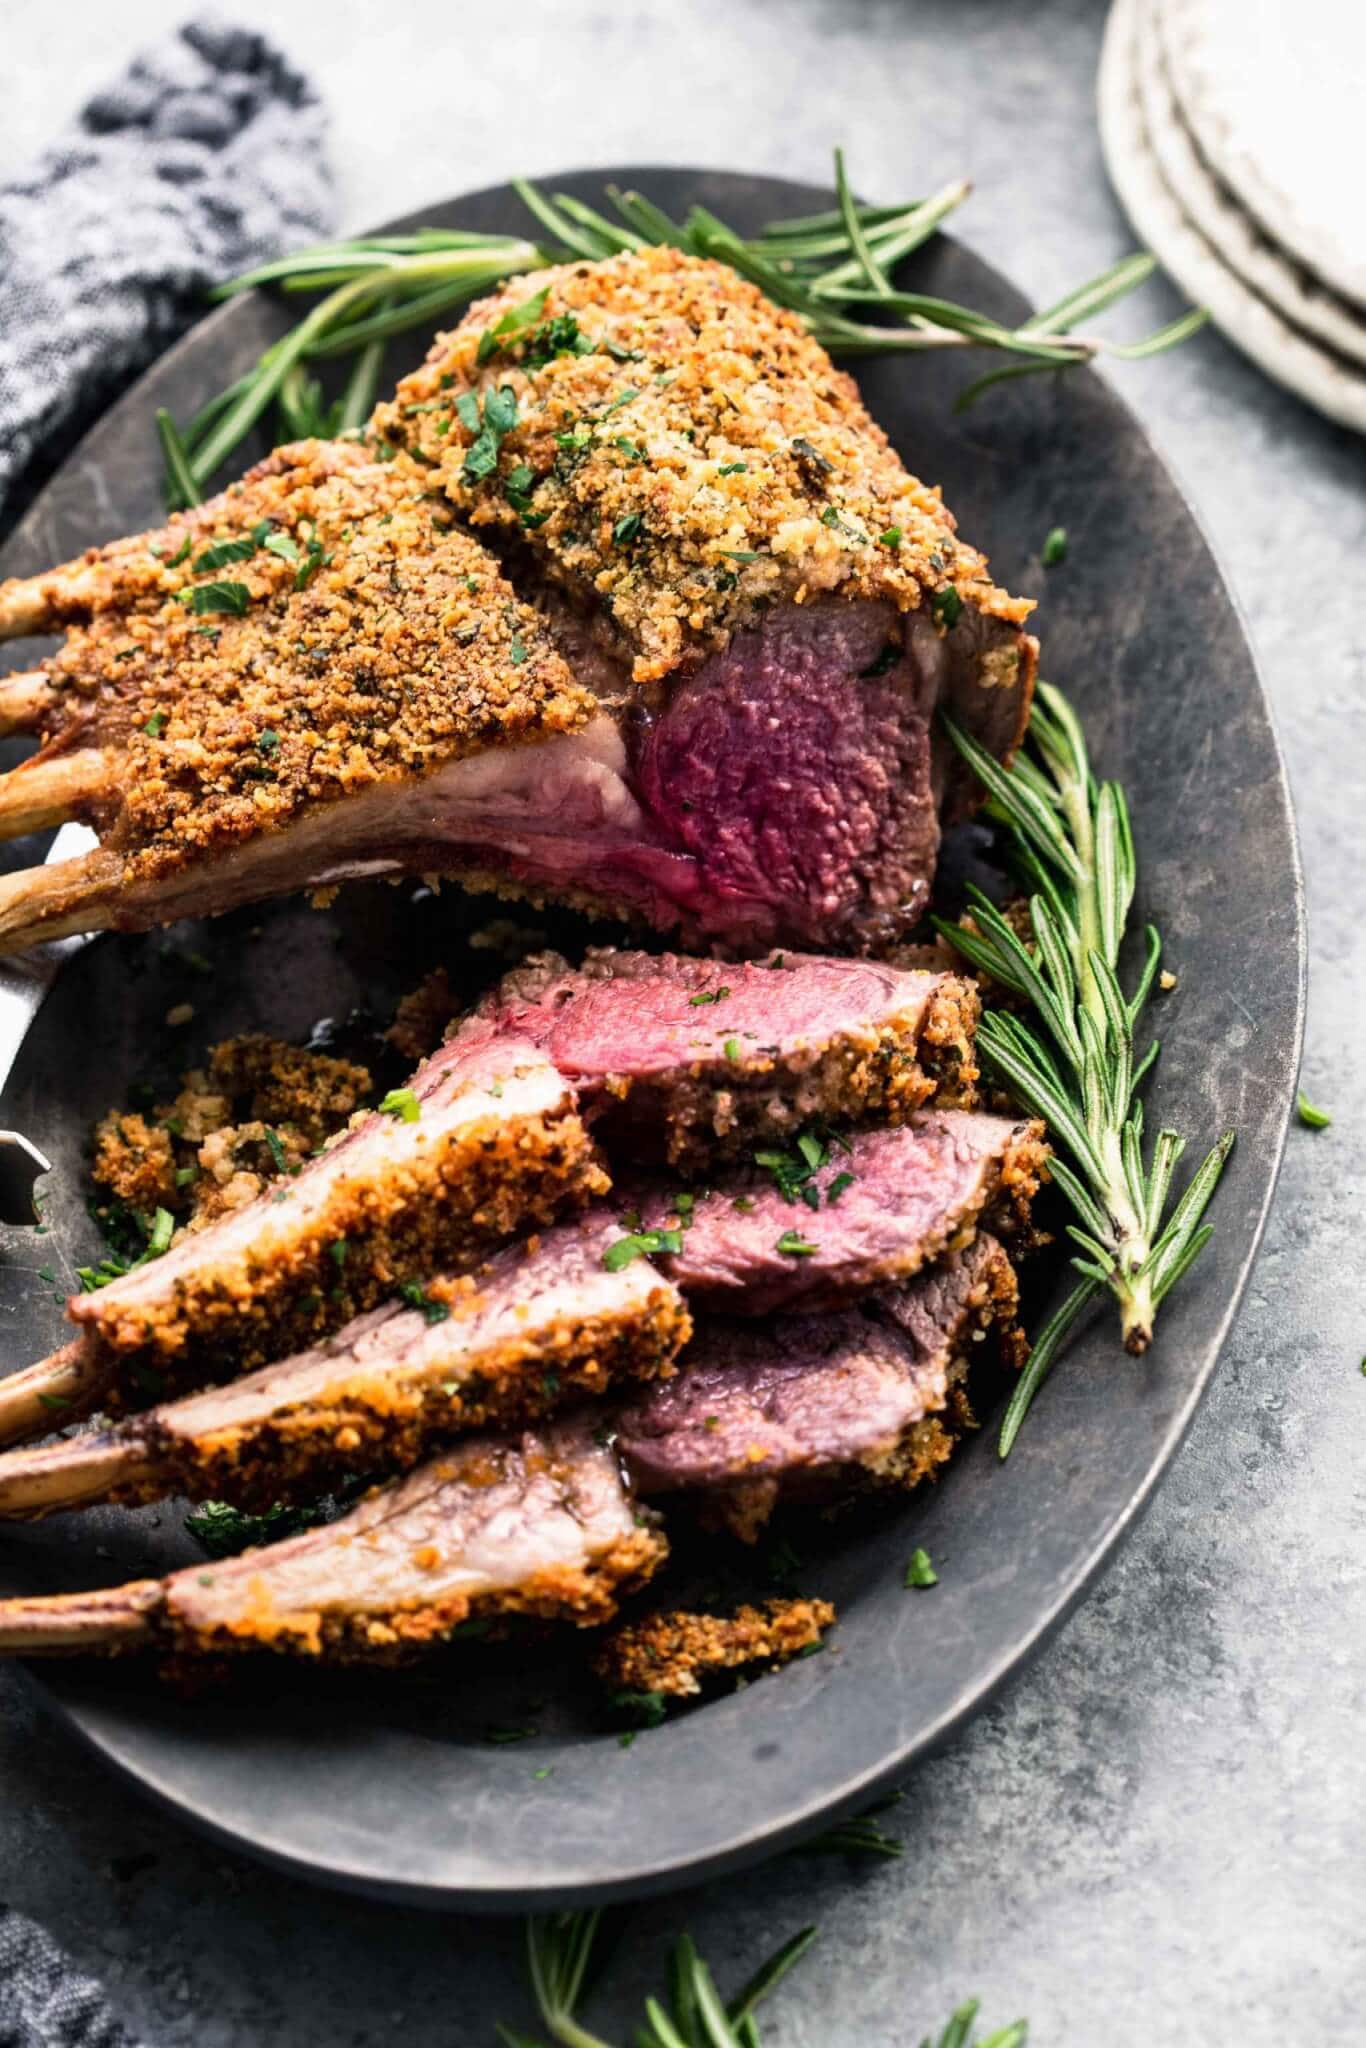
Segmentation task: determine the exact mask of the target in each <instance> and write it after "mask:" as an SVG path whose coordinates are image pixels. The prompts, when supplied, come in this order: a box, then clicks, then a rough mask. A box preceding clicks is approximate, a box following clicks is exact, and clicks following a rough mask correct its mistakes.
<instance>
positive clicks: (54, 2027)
mask: <svg viewBox="0 0 1366 2048" xmlns="http://www.w3.org/2000/svg"><path fill="white" fill-rule="evenodd" d="M0 2048H139V2044H138V2042H137V2041H136V2040H135V2039H134V2037H133V2035H131V2034H130V2033H128V2032H127V2031H126V2030H125V2029H124V2028H123V2027H121V2026H120V2025H119V2022H118V2021H117V2020H116V2019H115V2018H114V2015H113V2014H112V2012H111V2011H110V2010H109V2007H108V2005H107V2004H106V2003H105V1998H104V1993H103V1992H102V1991H101V1989H100V1987H99V1985H98V1984H96V1983H95V1981H94V1979H93V1978H91V1977H86V1976H83V1975H82V1973H81V1972H80V1971H79V1970H78V1969H77V1968H76V1966H75V1964H74V1963H73V1962H72V1960H71V1958H70V1956H68V1955H66V1954H65V1953H64V1952H63V1951H62V1950H61V1949H59V1948H58V1946H57V1944H56V1942H55V1941H53V1940H52V1938H51V1936H50V1935H48V1934H45V1933H44V1932H43V1929H42V1928H41V1927H39V1926H37V1925H36V1924H35V1922H34V1921H32V1920H26V1919H25V1918H24V1915H23V1914H22V1913H15V1912H12V1911H11V1910H10V1908H9V1907H8V1906H0Z"/></svg>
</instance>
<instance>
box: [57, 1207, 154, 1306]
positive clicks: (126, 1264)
mask: <svg viewBox="0 0 1366 2048" xmlns="http://www.w3.org/2000/svg"><path fill="white" fill-rule="evenodd" d="M123 1214H124V1215H125V1216H129V1217H131V1218H132V1220H133V1222H134V1223H135V1224H136V1226H137V1229H138V1230H139V1232H140V1233H141V1235H142V1237H143V1239H144V1244H143V1249H142V1251H141V1253H140V1254H139V1255H138V1257H137V1258H135V1259H127V1258H124V1257H122V1256H121V1255H120V1254H119V1253H118V1252H110V1253H108V1254H107V1255H106V1256H105V1257H104V1258H102V1259H101V1260H100V1263H99V1264H98V1266H78V1267H77V1269H76V1277H77V1279H78V1280H79V1281H80V1283H81V1289H82V1292H83V1293H85V1294H93V1293H95V1291H96V1289H97V1288H100V1287H107V1286H108V1285H109V1283H110V1281H111V1280H121V1279H122V1278H123V1276H124V1274H125V1273H135V1272H136V1271H137V1269H138V1267H139V1266H146V1265H148V1264H150V1262H151V1261H152V1260H153V1259H159V1258H160V1257H161V1254H162V1253H163V1252H164V1251H167V1250H169V1249H170V1243H171V1239H172V1238H173V1237H174V1235H175V1217H174V1216H173V1215H172V1214H171V1212H170V1210H169V1209H157V1210H156V1211H155V1212H154V1214H152V1215H151V1216H148V1215H147V1214H146V1213H145V1211H143V1210H141V1209H132V1210H126V1211H124V1212H123Z"/></svg>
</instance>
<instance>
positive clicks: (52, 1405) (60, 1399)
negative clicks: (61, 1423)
mask: <svg viewBox="0 0 1366 2048" xmlns="http://www.w3.org/2000/svg"><path fill="white" fill-rule="evenodd" d="M38 1401H39V1404H40V1406H42V1407H44V1408H46V1409H48V1410H49V1411H50V1413H52V1414H53V1415H60V1414H61V1412H62V1410H63V1408H69V1407H70V1406H71V1396H70V1395H69V1394H40V1395H39V1396H38Z"/></svg>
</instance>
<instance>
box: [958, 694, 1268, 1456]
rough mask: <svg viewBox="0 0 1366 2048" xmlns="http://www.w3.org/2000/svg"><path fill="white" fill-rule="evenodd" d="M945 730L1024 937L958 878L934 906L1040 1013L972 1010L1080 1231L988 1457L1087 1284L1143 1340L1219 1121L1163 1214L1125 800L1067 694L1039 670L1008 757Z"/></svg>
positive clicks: (1128, 1336)
mask: <svg viewBox="0 0 1366 2048" xmlns="http://www.w3.org/2000/svg"><path fill="white" fill-rule="evenodd" d="M949 731H950V734H951V735H952V738H953V740H954V743H955V745H956V746H957V747H958V748H959V750H960V752H961V753H962V754H963V755H964V757H965V759H966V760H967V761H968V763H969V765H970V766H971V767H972V769H973V771H974V773H975V774H976V775H977V776H978V777H979V778H980V779H981V781H982V783H983V784H984V786H985V787H986V789H987V791H988V793H989V797H990V803H989V805H988V811H989V814H990V815H991V816H992V817H994V818H995V820H996V822H997V823H999V824H1001V825H1003V826H1004V827H1005V828H1006V831H1007V833H1008V836H1009V855H1010V859H1011V864H1012V866H1013V867H1014V868H1015V870H1016V872H1017V873H1018V874H1019V875H1020V876H1021V877H1022V879H1023V880H1024V881H1025V882H1026V884H1027V885H1028V886H1029V887H1030V889H1031V890H1032V892H1033V893H1032V894H1031V895H1030V898H1029V922H1030V926H1031V933H1032V938H1033V945H1032V947H1030V946H1027V945H1026V944H1025V942H1024V941H1023V940H1022V939H1021V937H1020V936H1019V934H1018V933H1017V932H1016V931H1015V930H1014V929H1013V927H1012V926H1011V924H1010V923H1009V922H1008V921H1007V919H1006V918H1005V917H1004V916H1003V915H1002V913H1001V912H1000V911H999V910H998V909H997V908H996V906H995V905H994V904H993V903H992V902H991V901H990V900H989V898H988V897H987V896H985V895H984V894H983V892H982V891H981V890H980V889H977V888H975V887H974V888H971V889H970V891H969V895H970V898H971V904H972V925H971V927H965V926H964V925H960V924H950V923H948V922H946V921H945V920H944V919H943V918H939V919H937V920H936V923H937V924H938V926H939V929H940V931H941V932H942V933H943V935H944V936H945V937H946V938H948V939H949V940H950V941H951V943H952V944H953V945H954V946H956V947H957V948H958V950H959V951H960V952H962V953H964V954H966V956H967V957H968V959H969V960H970V961H971V962H972V964H973V966H974V967H976V968H978V969H979V970H980V971H981V972H983V973H984V974H987V975H989V976H990V977H991V978H992V979H993V980H994V981H995V982H997V983H998V984H999V985H1000V986H1002V987H1003V988H1006V989H1008V990H1010V991H1011V993H1012V994H1013V995H1015V996H1017V997H1020V998H1023V999H1024V1001H1025V1002H1027V1003H1028V1004H1029V1006H1030V1009H1031V1010H1032V1012H1033V1015H1034V1018H1035V1019H1037V1021H1038V1025H1040V1026H1041V1027H1042V1028H1041V1029H1037V1028H1036V1027H1035V1024H1034V1023H1033V1022H1027V1021H1026V1020H1025V1018H1024V1017H1022V1016H1020V1015H1018V1014H1016V1013H1015V1012H1014V1011H1012V1010H1005V1009H1001V1010H988V1011H987V1013H986V1014H985V1016H984V1017H983V1019H982V1024H981V1028H980V1031H979V1033H978V1039H977V1043H978V1047H979V1049H980V1051H981V1053H982V1055H983V1057H984V1059H985V1061H986V1063H987V1066H988V1068H989V1069H990V1071H991V1072H992V1073H993V1074H994V1075H995V1077H996V1079H997V1080H998V1081H1000V1083H1001V1084H1002V1085H1003V1086H1004V1087H1005V1088H1006V1089H1007V1090H1008V1091H1009V1093H1010V1094H1011V1095H1012V1096H1014V1098H1015V1099H1016V1101H1018V1102H1020V1103H1021V1104H1023V1105H1024V1107H1025V1108H1027V1109H1029V1110H1031V1111H1033V1113H1034V1114H1035V1115H1037V1116H1041V1117H1043V1118H1044V1120H1045V1122H1046V1123H1047V1125H1048V1128H1049V1135H1050V1136H1051V1138H1052V1140H1053V1143H1054V1146H1055V1147H1056V1148H1060V1151H1061V1152H1065V1153H1066V1155H1067V1157H1066V1158H1063V1157H1061V1156H1058V1152H1056V1151H1055V1155H1054V1158H1053V1161H1052V1174H1053V1178H1054V1180H1055V1181H1056V1182H1057V1184H1058V1186H1059V1187H1060V1188H1061V1190H1062V1192H1063V1194H1064V1195H1065V1196H1066V1198H1067V1200H1068V1202H1069V1204H1070V1205H1071V1207H1072V1210H1073V1211H1074V1214H1075V1216H1076V1219H1077V1220H1076V1221H1075V1222H1073V1223H1069V1225H1068V1226H1067V1228H1068V1235H1069V1236H1070V1237H1071V1238H1072V1239H1073V1240H1074V1242H1075V1243H1076V1244H1077V1246H1078V1247H1079V1256H1077V1257H1074V1258H1073V1260H1072V1264H1073V1266H1074V1267H1075V1269H1076V1271H1077V1272H1078V1274H1079V1275H1080V1276H1081V1277H1080V1281H1079V1284H1078V1285H1077V1286H1076V1287H1074V1288H1073V1290H1072V1292H1071V1293H1070V1294H1069V1295H1068V1296H1067V1298H1066V1300H1065V1301H1064V1302H1063V1303H1062V1305H1061V1307H1059V1308H1058V1309H1057V1310H1056V1311H1055V1313H1054V1314H1053V1315H1052V1316H1051V1317H1050V1318H1049V1320H1048V1322H1047V1323H1046V1324H1045V1326H1044V1328H1043V1330H1042V1331H1041V1332H1040V1334H1039V1336H1038V1338H1037V1339H1036V1341H1035V1344H1034V1348H1033V1352H1032V1354H1031V1357H1030V1360H1029V1364H1028V1365H1027V1367H1026V1368H1025V1371H1024V1372H1023V1373H1022V1374H1021V1376H1020V1379H1019V1381H1018V1383H1017V1385H1016V1388H1015V1392H1014V1395H1013V1397H1012V1399H1011V1401H1010V1404H1009V1406H1008V1407H1007V1410H1006V1414H1005V1419H1004V1421H1003V1423H1002V1427H1001V1437H1000V1453H1001V1456H1002V1457H1005V1456H1007V1455H1008V1453H1009V1451H1010V1447H1011V1445H1012V1444H1013V1443H1014V1441H1015V1438H1016V1435H1017V1434H1018V1432H1019V1428H1020V1424H1021V1422H1022V1421H1023V1420H1024V1417H1025V1413H1026V1411H1027V1410H1028V1407H1029V1404H1030V1402H1031V1401H1032V1400H1033V1398H1034V1395H1035V1394H1036V1393H1037V1391H1038V1389H1039V1387H1040V1385H1041V1384H1042V1381H1043V1379H1044V1376H1045V1375H1046V1373H1047V1372H1048V1369H1049V1367H1050V1366H1051V1365H1052V1363H1053V1361H1054V1359H1055V1358H1056V1357H1057V1355H1058V1352H1059V1351H1060V1350H1061V1349H1062V1346H1063V1343H1064V1341H1065V1339H1066V1338H1067V1336H1068V1333H1069V1332H1070V1331H1071V1329H1072V1327H1073V1325H1074V1324H1075V1323H1076V1322H1077V1320H1078V1318H1079V1317H1080V1316H1081V1315H1082V1314H1083V1312H1084V1311H1085V1309H1086V1308H1087V1306H1088V1305H1089V1303H1090V1302H1091V1301H1092V1300H1093V1298H1094V1297H1095V1296H1096V1295H1098V1294H1099V1293H1100V1292H1101V1291H1102V1290H1106V1289H1108V1291H1109V1292H1110V1293H1111V1294H1112V1295H1113V1296H1114V1297H1115V1300H1116V1302H1117V1303H1118V1305H1119V1317H1120V1328H1121V1331H1122V1333H1123V1338H1124V1345H1125V1349H1126V1350H1128V1351H1131V1352H1134V1353H1141V1352H1144V1351H1146V1350H1147V1348H1148V1346H1149V1344H1150V1343H1151V1342H1152V1334H1153V1321H1154V1318H1155V1317H1156V1314H1157V1310H1158V1307H1159V1305H1160V1304H1161V1302H1162V1300H1163V1298H1164V1296H1165V1295H1167V1294H1168V1293H1169V1292H1170V1290H1171V1289H1172V1288H1173V1287H1174V1286H1175V1285H1176V1283H1177V1281H1178V1280H1179V1279H1180V1278H1181V1276H1182V1274H1183V1273H1185V1272H1186V1271H1187V1269H1188V1268H1189V1267H1190V1266H1191V1264H1192V1263H1193V1262H1194V1260H1195V1259H1196V1258H1198V1257H1199V1255H1200V1253H1201V1251H1202V1250H1203V1249H1204V1246H1205V1245H1206V1243H1207V1242H1208V1240H1209V1238H1210V1236H1211V1230H1210V1226H1209V1225H1208V1224H1205V1223H1202V1222H1201V1218H1202V1216H1203V1215H1204V1212H1205V1209H1206V1207H1207V1205H1208V1203H1209V1200H1210V1197H1211V1195H1212V1194H1213V1193H1214V1189H1215V1186H1216V1184H1217V1183H1218V1179H1219V1175H1220V1173H1221V1172H1222V1171H1223V1167H1224V1162H1225V1160H1226V1159H1227V1158H1228V1155H1229V1152H1230V1151H1231V1149H1232V1146H1233V1140H1234V1133H1233V1132H1232V1131H1225V1132H1224V1134H1223V1136H1222V1137H1221V1138H1220V1139H1219V1140H1218V1142H1217V1144H1215V1145H1214V1146H1213V1147H1212V1149H1211V1150H1210V1152H1209V1153H1208V1154H1207V1156H1206V1158H1205V1160H1204V1162H1203V1164H1202V1165H1201V1167H1200V1169H1199V1171H1198V1172H1197V1173H1196V1174H1195V1175H1194V1177H1193V1178H1192V1180H1191V1181H1190V1183H1189V1185H1188V1186H1187V1188H1186V1190H1185V1193H1184V1194H1183V1195H1182V1196H1181V1198H1180V1200H1179V1201H1178V1202H1177V1204H1176V1206H1175V1208H1174V1209H1172V1211H1171V1213H1170V1215H1167V1213H1166V1212H1167V1204H1168V1199H1169V1196H1170V1194H1171V1186H1172V1176H1173V1173H1174V1172H1175V1168H1176V1163H1177V1161H1178V1159H1179V1158H1180V1157H1181V1154H1182V1151H1183V1150H1184V1148H1185V1140H1184V1138H1182V1137H1180V1136H1179V1135H1178V1134H1177V1133H1176V1132H1175V1131H1170V1130H1163V1131H1159V1133H1158V1135H1157V1140H1156V1143H1155V1144H1154V1145H1153V1147H1152V1149H1151V1156H1150V1158H1149V1160H1148V1163H1147V1164H1146V1165H1145V1163H1144V1158H1143V1104H1142V1101H1141V1100H1140V1098H1139V1090H1140V1088H1141V1086H1142V1083H1143V1080H1144V1078H1145V1076H1146V1075H1147V1073H1148V1071H1149V1069H1150V1068H1151V1066H1152V1064H1153V1061H1154V1060H1155V1059H1156V1057H1157V1052H1158V1043H1157V1041H1156V1039H1154V1040H1153V1041H1152V1042H1151V1043H1150V1044H1149V1045H1148V1047H1147V1049H1146V1051H1145V1052H1143V1054H1142V1055H1141V1056H1139V1057H1137V1058H1136V1057H1135V1050H1134V1032H1135V1029H1136V1027H1137V1025H1138V1021H1139V1018H1140V1017H1141V1015H1142V1012H1143V1009H1144V1006H1145V1005H1146V1003H1147V1001H1148V997H1149V995H1150V994H1151V992H1152V988H1153V983H1154V980H1155V978H1156V975H1157V969H1158V962H1159V960H1160V959H1161V954H1162V942H1161V940H1160V938H1159V937H1158V934H1157V931H1156V928H1155V927H1154V926H1152V925H1148V926H1147V928H1146V933H1145V948H1146V950H1145V958H1144V962H1143V966H1142V969H1141V971H1140V973H1139V976H1138V980H1137V983H1136V985H1135V987H1134V991H1133V994H1132V995H1130V996H1127V997H1126V996H1125V995H1124V993H1123V991H1122V990H1121V988H1120V985H1119V980H1118V971H1119V956H1120V948H1121V946H1122V945H1123V942H1124V936H1125V930H1126V926H1127V922H1128V916H1129V909H1130V906H1131V904H1132V902H1133V895H1134V882H1135V875H1136V869H1135V861H1134V843H1133V835H1132V833H1131V831H1130V827H1129V814H1128V808H1127V806H1126V804H1125V800H1124V792H1123V790H1122V789H1121V788H1120V787H1119V785H1118V783H1114V782H1102V783H1097V782H1096V781H1095V779H1094V777H1093V776H1092V774H1091V769H1090V764H1089V762H1088V759H1087V752H1086V740H1085V736H1084V734H1083V732H1082V729H1081V724H1080V721H1079V720H1078V718H1077V715H1076V713H1075V712H1074V711H1073V709H1072V707H1071V705H1070V704H1069V703H1068V702H1067V699H1066V698H1065V697H1064V696H1063V695H1062V692H1061V691H1060V690H1056V689H1054V688H1053V687H1052V685H1051V684H1048V683H1041V684H1040V685H1039V690H1038V696H1037V698H1036V700H1035V704H1034V714H1033V717H1032V719H1031V721H1030V726H1029V734H1028V741H1027V746H1028V751H1026V752H1022V753H1021V754H1020V755H1018V756H1017V758H1016V760H1015V763H1014V765H1013V767H1011V768H1009V769H1005V768H1003V767H1002V766H1001V765H1000V763H999V762H998V761H996V760H995V759H994V758H993V757H992V756H991V755H989V754H988V753H986V752H985V751H984V749H983V748H982V747H980V746H979V745H978V744H977V742H976V741H975V740H973V739H971V738H970V737H969V736H968V735H967V734H966V733H964V732H962V731H960V730H959V728H958V727H957V726H955V725H953V724H952V723H951V722H950V723H949ZM1164 1217H1165V1219H1166V1220H1165V1221H1164Z"/></svg>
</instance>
